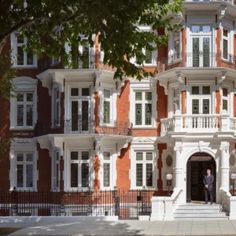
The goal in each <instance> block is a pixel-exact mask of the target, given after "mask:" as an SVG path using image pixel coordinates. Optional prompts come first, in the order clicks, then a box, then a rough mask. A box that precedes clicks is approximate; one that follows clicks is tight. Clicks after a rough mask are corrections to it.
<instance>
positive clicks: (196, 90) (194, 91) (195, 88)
mask: <svg viewBox="0 0 236 236" xmlns="http://www.w3.org/2000/svg"><path fill="white" fill-rule="evenodd" d="M192 94H199V87H198V86H192Z"/></svg>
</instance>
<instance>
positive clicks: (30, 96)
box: [26, 93, 33, 102]
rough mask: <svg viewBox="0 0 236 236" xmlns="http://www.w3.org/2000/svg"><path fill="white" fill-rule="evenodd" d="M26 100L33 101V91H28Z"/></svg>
mask: <svg viewBox="0 0 236 236" xmlns="http://www.w3.org/2000/svg"><path fill="white" fill-rule="evenodd" d="M26 101H27V102H32V101H33V93H27V94H26Z"/></svg>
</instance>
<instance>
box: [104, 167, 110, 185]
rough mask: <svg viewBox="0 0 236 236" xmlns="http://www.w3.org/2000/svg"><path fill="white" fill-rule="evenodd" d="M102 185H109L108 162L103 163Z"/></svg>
mask: <svg viewBox="0 0 236 236" xmlns="http://www.w3.org/2000/svg"><path fill="white" fill-rule="evenodd" d="M103 185H104V187H110V164H109V163H105V164H103Z"/></svg>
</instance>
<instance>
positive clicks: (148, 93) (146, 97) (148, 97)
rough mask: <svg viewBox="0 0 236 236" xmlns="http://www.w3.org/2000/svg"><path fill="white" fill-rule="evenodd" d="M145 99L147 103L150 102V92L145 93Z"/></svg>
mask: <svg viewBox="0 0 236 236" xmlns="http://www.w3.org/2000/svg"><path fill="white" fill-rule="evenodd" d="M145 99H146V100H148V101H151V100H152V92H146V93H145Z"/></svg>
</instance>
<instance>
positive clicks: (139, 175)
mask: <svg viewBox="0 0 236 236" xmlns="http://www.w3.org/2000/svg"><path fill="white" fill-rule="evenodd" d="M136 186H138V187H142V186H143V164H136Z"/></svg>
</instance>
